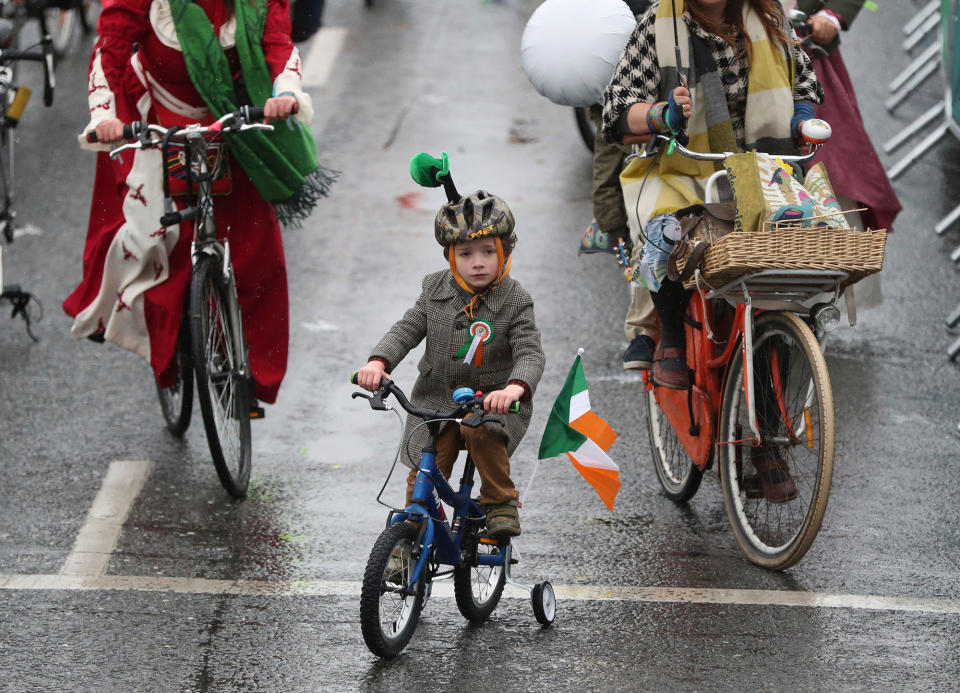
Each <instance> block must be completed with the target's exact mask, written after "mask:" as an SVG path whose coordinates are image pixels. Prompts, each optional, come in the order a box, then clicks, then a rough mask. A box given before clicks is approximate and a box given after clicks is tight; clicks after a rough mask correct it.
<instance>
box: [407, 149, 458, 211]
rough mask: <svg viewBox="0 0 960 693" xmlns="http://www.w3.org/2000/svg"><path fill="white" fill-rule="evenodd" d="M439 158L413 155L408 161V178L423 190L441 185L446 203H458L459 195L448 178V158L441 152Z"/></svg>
mask: <svg viewBox="0 0 960 693" xmlns="http://www.w3.org/2000/svg"><path fill="white" fill-rule="evenodd" d="M440 157H441V158H439V159H438V158H436V157H434V156H430V155H429V154H426V153H424V152H420V153H419V154H415V155H414V156H413V158H412V159H410V177H411V178H413V180H414V182H416V183H417V185H422V186H423V187H425V188H436V187H439V186H440V185H443V191H444V192H445V193H447V201H448V202H459V201H460V193H459V192H457V188H456V186H455V185H454V184H453V178H452V177H451V176H450V157H448V156H447V153H446V152H442V153H441V155H440Z"/></svg>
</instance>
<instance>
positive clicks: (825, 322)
mask: <svg viewBox="0 0 960 693" xmlns="http://www.w3.org/2000/svg"><path fill="white" fill-rule="evenodd" d="M810 317H811V318H812V319H813V322H814V324H815V325H816V326H817V329H818V330H820V331H821V332H830V331H831V330H833V329H835V328H836V327H837V325H839V324H840V309H839V308H837V307H836V306H835V305H834V304H833V303H818V304H816V305H815V306H814V307H813V308H811V309H810Z"/></svg>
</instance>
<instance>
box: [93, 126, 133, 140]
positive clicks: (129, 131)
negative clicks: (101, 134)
mask: <svg viewBox="0 0 960 693" xmlns="http://www.w3.org/2000/svg"><path fill="white" fill-rule="evenodd" d="M139 131H140V123H127V124H125V125H124V126H123V139H125V140H135V139H137V133H138V132H139ZM99 141H100V140H98V139H97V132H96V130H91V131H90V132H88V133H87V142H91V143H94V142H99Z"/></svg>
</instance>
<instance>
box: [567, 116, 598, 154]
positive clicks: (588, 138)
mask: <svg viewBox="0 0 960 693" xmlns="http://www.w3.org/2000/svg"><path fill="white" fill-rule="evenodd" d="M573 114H574V117H576V119H577V130H579V132H580V137H582V138H583V143H584V144H585V145H587V149H589V150H590V151H591V152H592V151H593V145H594V142H595V141H596V139H597V126H596V125H595V124H594V122H593V120H591V119H590V109H589V108H584V107H581V106H577V107H575V108H574V109H573Z"/></svg>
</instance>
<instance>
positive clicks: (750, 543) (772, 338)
mask: <svg viewBox="0 0 960 693" xmlns="http://www.w3.org/2000/svg"><path fill="white" fill-rule="evenodd" d="M753 371H754V378H753V380H754V397H755V401H756V414H757V424H758V428H759V429H760V433H761V436H762V438H763V440H764V443H765V444H764V445H763V446H761V447H755V446H753V443H752V441H749V440H747V439H749V438H750V437H751V432H750V431H751V429H750V424H749V421H748V417H749V413H748V407H747V404H746V399H745V393H744V378H743V359H740V358H735V359H733V360H732V362H731V368H730V373H729V374H727V376H726V385H725V386H724V392H723V400H722V405H721V414H720V445H721V448H720V458H721V463H720V464H721V469H720V479H721V486H722V487H723V498H724V502H725V504H726V507H727V516H728V517H729V519H730V524H731V525H732V526H733V532H734V535H735V536H736V539H737V543H738V544H739V545H740V548H741V549H742V550H743V551H744V553H746V555H747V556H748V557H749V558H750V560H751V561H752V562H754V563H756V564H757V565H760V566H763V567H765V568H770V569H774V570H783V569H784V568H788V567H790V566H791V565H793V564H795V563H796V562H797V561H799V560H800V559H801V558H802V557H803V555H804V554H805V553H806V552H807V550H808V549H809V548H810V545H811V544H812V543H813V540H814V539H815V538H816V536H817V532H818V531H819V529H820V523H821V521H822V520H823V514H824V512H825V511H826V508H827V498H828V496H829V495H830V483H831V479H832V477H833V448H834V411H833V391H832V389H831V387H830V376H829V374H828V372H827V364H826V360H825V359H824V357H823V353H822V352H821V351H820V345H819V344H818V343H817V339H816V337H815V336H814V335H813V332H811V330H810V328H809V327H808V326H807V325H806V323H804V322H803V321H802V320H801V319H800V318H799V317H797V316H796V315H794V314H793V313H782V312H769V313H764V314H763V315H761V316H760V317H759V318H758V319H757V320H756V322H755V330H754V343H753Z"/></svg>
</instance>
